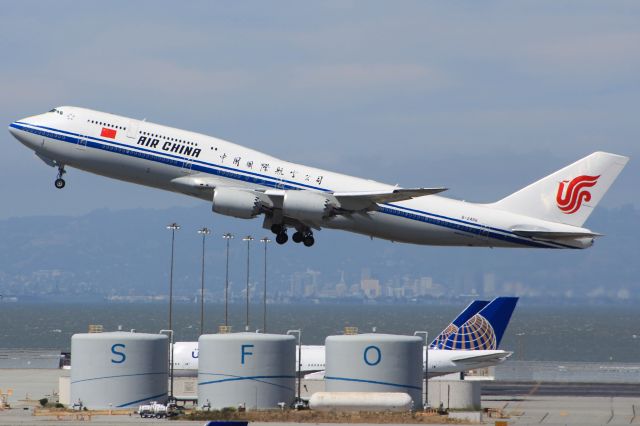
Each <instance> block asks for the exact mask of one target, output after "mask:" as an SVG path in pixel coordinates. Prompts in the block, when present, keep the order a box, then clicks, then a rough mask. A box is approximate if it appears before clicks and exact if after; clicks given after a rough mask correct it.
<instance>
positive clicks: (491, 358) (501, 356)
mask: <svg viewBox="0 0 640 426" xmlns="http://www.w3.org/2000/svg"><path fill="white" fill-rule="evenodd" d="M468 352H469V353H467V354H465V355H460V356H459V357H456V358H453V359H452V360H451V361H453V362H454V363H456V364H477V363H479V362H503V361H505V360H506V359H507V358H509V357H510V356H511V355H512V354H513V352H508V351H495V352H494V353H490V354H486V353H485V354H481V355H475V354H473V352H474V351H468Z"/></svg>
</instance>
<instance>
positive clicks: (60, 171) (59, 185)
mask: <svg viewBox="0 0 640 426" xmlns="http://www.w3.org/2000/svg"><path fill="white" fill-rule="evenodd" d="M65 173H67V171H66V170H65V169H64V164H60V165H58V176H57V178H56V181H55V182H54V185H55V186H56V188H58V189H62V188H64V184H65V181H64V179H62V176H64V174H65Z"/></svg>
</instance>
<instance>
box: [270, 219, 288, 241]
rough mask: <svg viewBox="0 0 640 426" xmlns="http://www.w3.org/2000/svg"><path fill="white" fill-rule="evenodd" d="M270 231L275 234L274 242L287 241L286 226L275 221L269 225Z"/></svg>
mask: <svg viewBox="0 0 640 426" xmlns="http://www.w3.org/2000/svg"><path fill="white" fill-rule="evenodd" d="M271 232H273V233H274V234H276V243H278V244H280V245H282V244H284V243H286V242H287V241H289V236H288V235H287V228H285V227H284V226H283V225H280V224H278V223H275V224H273V225H271Z"/></svg>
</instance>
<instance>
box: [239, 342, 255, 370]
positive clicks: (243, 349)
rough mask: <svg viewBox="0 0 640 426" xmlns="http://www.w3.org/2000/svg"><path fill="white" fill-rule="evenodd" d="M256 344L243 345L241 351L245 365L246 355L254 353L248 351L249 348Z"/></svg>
mask: <svg viewBox="0 0 640 426" xmlns="http://www.w3.org/2000/svg"><path fill="white" fill-rule="evenodd" d="M253 346H254V345H248V344H247V345H242V350H241V351H240V354H241V357H240V358H241V360H240V361H241V363H242V364H243V365H244V357H245V355H253V352H249V351H247V349H249V348H252V347H253Z"/></svg>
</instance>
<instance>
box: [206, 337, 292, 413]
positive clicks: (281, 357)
mask: <svg viewBox="0 0 640 426" xmlns="http://www.w3.org/2000/svg"><path fill="white" fill-rule="evenodd" d="M198 346H199V356H198V404H199V405H200V406H201V407H202V406H210V407H211V408H213V409H220V408H224V407H238V406H240V405H242V406H244V407H246V408H247V409H263V408H277V406H278V403H279V402H285V403H286V404H290V403H292V402H293V400H294V398H295V363H296V355H295V350H296V343H295V338H294V336H288V335H280V334H258V333H231V334H208V335H203V336H200V339H198Z"/></svg>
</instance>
